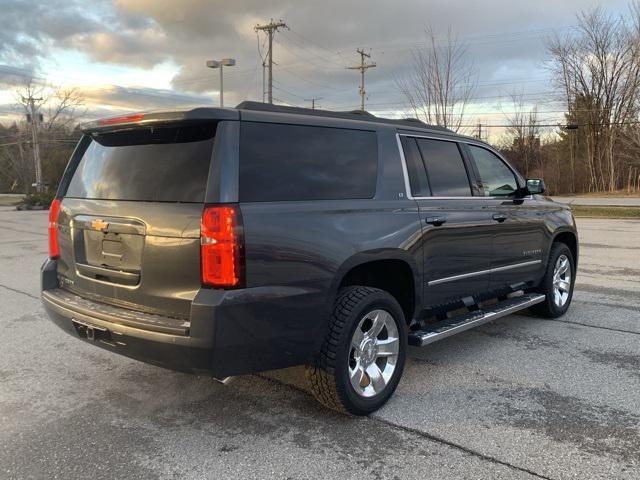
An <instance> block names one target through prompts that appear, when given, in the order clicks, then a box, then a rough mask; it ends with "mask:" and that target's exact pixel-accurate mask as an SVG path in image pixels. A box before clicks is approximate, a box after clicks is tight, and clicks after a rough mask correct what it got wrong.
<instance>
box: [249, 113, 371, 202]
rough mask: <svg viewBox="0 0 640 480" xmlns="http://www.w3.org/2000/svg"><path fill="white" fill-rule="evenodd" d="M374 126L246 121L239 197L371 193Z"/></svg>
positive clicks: (253, 199) (324, 196) (263, 199)
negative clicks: (367, 128)
mask: <svg viewBox="0 0 640 480" xmlns="http://www.w3.org/2000/svg"><path fill="white" fill-rule="evenodd" d="M377 174H378V144H377V138H376V133H375V132H367V131H362V130H345V129H338V128H326V127H308V126H299V125H283V124H273V123H257V122H243V124H242V127H241V134H240V201H241V202H270V201H281V200H331V199H343V198H372V197H373V196H374V194H375V190H376V180H377Z"/></svg>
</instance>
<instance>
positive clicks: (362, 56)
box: [347, 48, 376, 111]
mask: <svg viewBox="0 0 640 480" xmlns="http://www.w3.org/2000/svg"><path fill="white" fill-rule="evenodd" d="M356 52H358V54H360V65H357V66H355V67H347V69H349V70H360V110H362V111H364V96H365V93H366V92H365V91H364V72H365V71H366V70H367V69H368V68H373V67H375V66H376V64H375V63H368V64H365V63H364V59H365V57H366V58H371V55H370V54H368V53H365V52H364V50H363V49H361V48H358V49H357V50H356Z"/></svg>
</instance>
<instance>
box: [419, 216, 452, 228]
mask: <svg viewBox="0 0 640 480" xmlns="http://www.w3.org/2000/svg"><path fill="white" fill-rule="evenodd" d="M424 223H428V224H429V225H434V226H436V227H439V226H440V225H442V224H443V223H447V217H427V218H425V219H424Z"/></svg>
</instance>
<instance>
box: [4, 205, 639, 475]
mask: <svg viewBox="0 0 640 480" xmlns="http://www.w3.org/2000/svg"><path fill="white" fill-rule="evenodd" d="M46 215H47V214H46V212H17V211H15V210H11V209H9V208H4V209H0V225H1V226H2V228H1V229H0V306H1V308H0V327H1V330H0V422H1V425H2V427H1V428H0V478H8V479H13V478H61V479H75V478H78V479H84V478H92V479H99V478H215V479H221V478H283V479H285V478H287V479H299V478H341V479H343V478H344V479H346V478H402V479H404V478H420V479H425V478H434V479H435V478H475V479H479V478H487V479H495V478H523V479H527V478H550V479H561V478H580V479H583V478H629V479H637V478H640V281H639V278H640V240H639V239H640V221H632V220H595V219H594V220H591V219H583V220H579V222H578V226H579V232H580V235H581V238H580V241H581V259H580V261H581V264H580V270H579V274H578V281H577V282H578V283H577V287H576V294H575V296H574V301H573V305H572V307H571V309H570V311H569V313H568V314H567V315H566V316H564V317H563V318H561V319H559V320H555V321H550V320H543V319H539V318H535V317H532V316H528V315H512V316H510V317H506V318H504V319H500V320H498V321H496V322H494V323H491V324H488V325H485V326H483V327H479V328H477V329H474V330H471V331H468V332H465V333H462V334H460V335H458V336H455V337H452V338H449V339H446V340H443V341H441V342H439V343H436V344H433V345H431V346H429V347H427V348H425V349H415V348H412V349H411V350H410V353H409V358H408V363H407V368H406V370H405V376H404V378H403V380H402V381H401V383H400V386H399V388H398V390H397V392H396V394H395V396H394V397H393V398H392V400H391V401H390V402H389V404H388V405H387V406H385V407H384V408H383V409H382V410H380V411H379V412H377V413H376V414H375V415H373V416H372V417H370V418H348V417H345V416H341V415H338V414H334V413H332V412H330V411H327V410H325V409H323V408H322V407H319V406H318V405H317V404H316V403H315V401H314V400H313V399H312V398H311V397H310V396H309V395H308V394H307V393H305V391H304V388H302V384H301V373H300V370H298V369H291V370H287V371H281V372H274V373H270V374H268V375H266V376H246V377H240V378H237V379H235V381H234V382H232V383H231V384H230V385H227V386H223V385H220V384H218V383H215V382H214V381H212V380H210V379H208V378H202V377H194V376H189V375H184V374H179V373H174V372H170V371H166V370H162V369H159V368H156V367H152V366H148V365H145V364H142V363H138V362H136V361H133V360H129V359H126V358H121V357H118V356H115V355H112V354H110V353H108V352H106V351H103V350H100V349H97V348H95V347H93V346H91V345H88V344H85V343H83V342H80V341H78V340H76V339H73V338H71V337H69V336H67V335H66V334H65V333H63V332H62V331H60V330H58V329H57V328H56V327H55V326H54V325H53V324H51V323H50V322H49V321H48V320H47V319H46V317H45V314H44V312H43V309H42V308H41V306H40V300H39V286H38V281H39V277H38V269H39V267H40V265H41V263H42V261H43V260H44V258H45V257H46V254H47V238H46Z"/></svg>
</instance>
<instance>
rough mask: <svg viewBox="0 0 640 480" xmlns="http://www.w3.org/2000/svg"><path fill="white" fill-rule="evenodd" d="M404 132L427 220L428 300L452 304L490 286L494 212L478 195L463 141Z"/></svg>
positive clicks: (412, 177)
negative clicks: (461, 148) (462, 148)
mask: <svg viewBox="0 0 640 480" xmlns="http://www.w3.org/2000/svg"><path fill="white" fill-rule="evenodd" d="M400 138H401V143H402V145H403V150H404V156H405V161H406V165H407V171H408V176H409V183H410V188H411V194H412V196H413V198H414V199H415V200H416V201H417V203H418V208H419V212H420V218H421V221H422V238H421V240H420V245H421V248H422V251H423V259H424V260H423V262H424V289H423V290H424V298H425V302H426V305H428V306H431V307H433V306H438V305H446V304H449V303H452V302H454V301H457V300H460V299H462V298H464V297H469V296H473V295H475V294H479V293H482V292H485V291H486V290H487V289H488V286H489V276H490V275H489V268H490V263H491V220H490V214H489V213H488V212H487V211H486V208H485V207H484V205H483V204H482V201H479V199H478V197H474V196H473V190H472V183H471V182H470V177H469V173H468V166H467V165H466V163H465V161H464V159H463V156H462V153H461V150H460V146H459V145H458V143H457V142H455V141H451V140H449V139H445V138H424V137H411V136H401V137H400Z"/></svg>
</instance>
